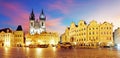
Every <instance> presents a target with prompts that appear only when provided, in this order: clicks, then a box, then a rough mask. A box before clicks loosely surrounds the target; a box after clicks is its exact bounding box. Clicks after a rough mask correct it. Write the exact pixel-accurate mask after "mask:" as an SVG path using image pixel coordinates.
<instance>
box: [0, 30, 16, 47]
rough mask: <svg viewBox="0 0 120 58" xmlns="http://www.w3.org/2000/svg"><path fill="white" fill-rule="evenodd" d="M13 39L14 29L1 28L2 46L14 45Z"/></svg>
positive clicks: (0, 38)
mask: <svg viewBox="0 0 120 58" xmlns="http://www.w3.org/2000/svg"><path fill="white" fill-rule="evenodd" d="M13 39H14V35H13V31H12V30H11V29H10V28H4V29H1V30H0V46H7V47H10V46H12V40H13Z"/></svg>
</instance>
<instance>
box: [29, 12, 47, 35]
mask: <svg viewBox="0 0 120 58" xmlns="http://www.w3.org/2000/svg"><path fill="white" fill-rule="evenodd" d="M45 21H46V16H45V15H44V13H43V10H42V12H41V14H40V16H39V19H37V20H35V15H34V12H33V10H32V12H31V15H30V17H29V23H30V26H29V27H30V34H31V35H34V34H35V33H38V34H40V33H41V32H44V31H46V27H45Z"/></svg>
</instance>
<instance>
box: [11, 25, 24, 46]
mask: <svg viewBox="0 0 120 58" xmlns="http://www.w3.org/2000/svg"><path fill="white" fill-rule="evenodd" d="M13 41H14V46H17V47H20V46H24V32H23V30H22V27H21V26H20V25H19V26H18V28H17V30H16V31H14V40H13Z"/></svg>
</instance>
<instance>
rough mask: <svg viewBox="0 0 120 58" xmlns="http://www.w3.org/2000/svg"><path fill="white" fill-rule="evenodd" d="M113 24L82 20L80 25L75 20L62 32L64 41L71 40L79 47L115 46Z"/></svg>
mask: <svg viewBox="0 0 120 58" xmlns="http://www.w3.org/2000/svg"><path fill="white" fill-rule="evenodd" d="M112 32H113V25H112V24H111V23H108V22H104V23H102V24H98V23H97V22H96V21H95V20H93V21H91V22H90V24H88V25H87V24H86V22H85V21H83V20H80V21H79V23H78V25H76V24H75V23H74V22H72V23H71V25H70V27H67V28H66V30H65V32H64V34H62V36H61V37H62V42H71V43H74V44H76V45H77V46H78V47H81V48H82V47H83V48H84V47H92V48H97V47H105V46H113V45H114V43H113V33H112Z"/></svg>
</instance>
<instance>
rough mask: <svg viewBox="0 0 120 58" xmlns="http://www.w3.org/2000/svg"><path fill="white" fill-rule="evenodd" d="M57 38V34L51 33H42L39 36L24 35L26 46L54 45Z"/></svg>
mask: <svg viewBox="0 0 120 58" xmlns="http://www.w3.org/2000/svg"><path fill="white" fill-rule="evenodd" d="M58 41H60V40H59V36H58V34H57V33H53V32H42V33H41V34H37V33H36V34H34V35H31V34H27V35H26V46H29V45H31V44H33V45H38V44H53V45H56V44H57V43H58Z"/></svg>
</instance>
